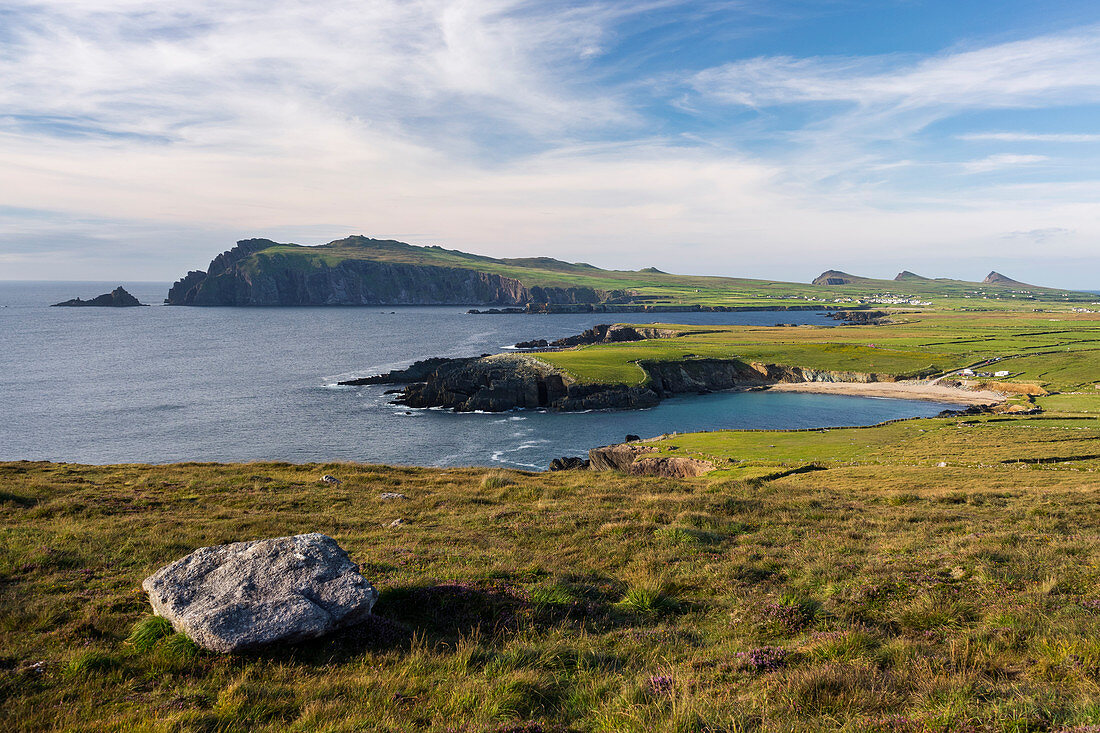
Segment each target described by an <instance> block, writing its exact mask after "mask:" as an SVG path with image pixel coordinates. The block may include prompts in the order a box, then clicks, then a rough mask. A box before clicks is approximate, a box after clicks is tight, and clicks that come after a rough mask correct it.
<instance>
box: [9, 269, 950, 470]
mask: <svg viewBox="0 0 1100 733" xmlns="http://www.w3.org/2000/svg"><path fill="white" fill-rule="evenodd" d="M118 284H119V283H117V282H104V283H43V282H38V283H21V282H0V406H2V412H0V414H2V420H0V459H2V460H15V459H36V460H40V459H45V460H54V461H78V462H83V463H116V462H136V461H141V462H153V463H159V462H170V461H249V460H268V459H270V460H282V461H295V462H305V461H331V460H351V461H364V462H377V463H396V464H419V465H432V466H452V465H481V466H491V465H504V466H511V467H523V468H540V469H541V468H545V467H546V465H547V464H548V463H549V461H550V460H551V459H552V458H555V457H557V456H562V455H581V454H583V453H585V452H586V451H587V450H588V449H589V448H591V447H594V446H598V445H606V444H609V443H613V442H618V441H620V440H622V439H623V436H624V435H626V434H627V433H636V434H638V435H642V436H649V435H658V434H660V433H665V432H672V431H688V430H703V429H714V428H801V427H821V426H841V425H861V424H868V423H875V422H879V421H881V420H888V419H891V418H898V417H909V416H918V415H933V414H935V413H937V412H939V411H940V410H942V409H945V408H946V407H949V406H948V405H942V404H935V403H928V402H911V401H906V400H890V399H873V398H863V397H847V396H838V395H807V394H770V393H726V394H712V395H705V396H690V397H682V398H676V399H672V400H668V401H666V402H663V403H662V404H661V405H660V406H658V407H656V408H654V409H651V410H642V411H624V412H589V413H583V414H552V413H540V412H519V411H517V412H511V413H504V414H455V413H451V412H446V411H442V410H408V409H406V408H404V407H398V406H395V405H391V404H389V397H388V396H385V395H383V394H382V393H383V391H384V390H385V389H386V388H385V387H381V386H375V387H355V388H350V387H335V386H333V385H334V383H335V382H336V381H338V380H341V379H346V378H349V377H353V376H362V375H366V374H374V373H378V372H382V371H387V370H390V369H393V368H395V367H400V366H404V365H407V364H409V363H411V362H413V361H415V360H417V359H422V358H425V357H429V356H469V355H475V354H481V353H485V352H498V351H500V350H501V349H502V348H504V347H507V346H510V345H512V344H514V343H515V342H517V341H522V340H527V339H532V338H549V339H553V338H559V337H561V336H567V335H571V334H575V333H579V332H580V331H582V330H584V329H586V328H589V327H591V326H593V325H595V324H597V323H607V322H609V321H621V322H638V323H650V322H654V321H656V320H657V317H656V316H653V315H648V314H642V313H627V314H615V315H607V314H602V315H601V314H593V315H539V316H516V315H510V316H504V315H501V316H473V315H467V314H466V313H465V311H466V308H465V307H403V308H397V307H361V308H263V309H261V308H185V307H166V306H161V305H154V306H153V307H150V308H119V309H114V308H50V307H48V306H49V304H50V303H55V302H58V301H61V300H67V299H69V298H72V297H82V298H90V297H93V296H96V295H99V294H101V293H105V292H108V291H110V290H111V289H113V288H114V287H115V286H116V285H118ZM123 285H124V286H125V287H126V289H127V290H129V291H130V292H131V293H133V294H134V295H135V296H137V298H138V299H139V300H141V301H142V302H143V303H154V304H158V303H160V302H161V301H162V300H163V298H164V296H165V294H166V293H167V291H168V286H169V284H168V283H123ZM661 319H662V320H663V321H665V322H675V323H692V324H750V325H767V326H771V325H774V324H775V323H777V322H784V323H810V324H818V325H831V324H833V323H834V322H833V321H832V320H829V319H826V318H825V317H824V316H822V315H820V314H817V313H798V312H785V313H784V312H781V313H773V312H757V313H673V314H666V315H664V316H662V317H661Z"/></svg>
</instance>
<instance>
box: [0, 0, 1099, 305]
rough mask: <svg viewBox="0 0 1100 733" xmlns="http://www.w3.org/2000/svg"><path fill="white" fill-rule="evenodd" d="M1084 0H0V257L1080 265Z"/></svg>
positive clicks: (769, 273)
mask: <svg viewBox="0 0 1100 733" xmlns="http://www.w3.org/2000/svg"><path fill="white" fill-rule="evenodd" d="M1098 164H1100V3H1096V2H1095V0H1082V1H1080V2H1078V1H1074V0H1070V1H1066V2H1059V1H1057V0H1045V1H1033V2H1024V1H1021V0H967V1H966V2H959V0H952V1H950V2H947V1H942V2H941V1H940V0H866V1H864V0H774V1H768V2H764V1H762V0H738V1H733V2H721V1H718V0H695V1H688V0H683V1H679V0H629V1H621V2H619V1H614V2H612V1H608V2H598V1H593V2H567V1H556V2H549V1H547V2H516V1H513V0H308V1H306V0H175V1H174V2H172V3H150V2H147V0H33V1H32V0H0V279H50V280H101V279H106V280H116V279H117V280H173V279H175V278H177V277H180V276H182V275H183V274H184V273H185V272H186V271H187V270H190V269H204V268H205V267H206V265H207V263H208V262H209V261H210V259H211V258H212V257H214V256H215V255H216V254H218V253H219V252H221V251H223V250H226V249H229V248H230V247H231V246H232V245H233V243H234V242H235V241H236V240H238V239H243V238H248V237H268V238H271V239H275V240H278V241H289V242H297V243H300V244H320V243H323V242H327V241H330V240H333V239H338V238H342V237H344V236H347V235H350V234H363V235H366V236H372V237H377V238H387V239H389V238H392V239H399V240H402V241H406V242H410V243H413V244H438V245H441V246H443V247H447V248H452V249H461V250H464V251H469V252H476V253H479V254H487V255H492V256H497V257H525V256H536V255H549V256H554V257H558V258H561V259H565V260H569V261H583V262H588V263H591V264H594V265H597V266H600V267H607V268H614V269H636V268H641V267H650V266H652V267H658V268H660V269H662V270H666V271H670V272H678V273H696V274H713V275H731V276H745V277H765V278H771V279H779V280H794V281H807V280H809V279H810V278H813V277H814V276H816V275H817V274H818V273H820V272H821V271H822V270H825V269H830V268H835V269H840V270H845V271H848V272H853V273H856V274H861V275H866V276H871V277H893V276H894V274H896V273H897V272H898V271H900V270H903V269H905V270H912V271H914V272H917V273H919V274H922V275H926V276H933V277H957V278H961V279H969V280H974V279H981V278H982V277H984V276H985V275H986V273H987V272H989V271H990V270H992V269H996V270H998V271H1000V272H1003V273H1005V274H1007V275H1009V276H1011V277H1014V278H1016V279H1019V280H1024V281H1029V282H1035V283H1037V284H1043V285H1052V286H1060V287H1067V288H1091V289H1100V165H1098Z"/></svg>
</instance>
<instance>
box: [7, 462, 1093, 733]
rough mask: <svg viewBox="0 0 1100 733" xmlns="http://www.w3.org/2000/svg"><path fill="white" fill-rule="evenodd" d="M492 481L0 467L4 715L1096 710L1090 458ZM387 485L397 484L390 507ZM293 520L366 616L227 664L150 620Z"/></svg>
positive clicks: (653, 720) (792, 715)
mask: <svg viewBox="0 0 1100 733" xmlns="http://www.w3.org/2000/svg"><path fill="white" fill-rule="evenodd" d="M324 473H331V474H333V475H336V476H338V477H339V478H341V479H342V480H343V483H342V484H341V485H339V486H335V487H332V486H327V485H322V484H318V482H317V477H318V476H319V475H321V474H324ZM486 475H487V473H486V472H485V471H480V470H436V469H413V468H384V467H372V466H360V465H346V464H326V465H317V466H293V465H285V464H267V463H264V464H261V463H257V464H247V465H235V466H218V465H199V464H190V465H174V466H139V465H132V466H107V467H94V466H70V465H60V464H41V463H37V464H36V463H8V464H0V481H2V484H0V485H2V490H3V492H4V494H3V496H4V499H3V500H2V503H0V518H2V525H0V526H2V530H0V532H2V533H0V576H2V580H3V584H2V586H0V696H2V699H3V705H2V712H0V719H2V720H0V722H2V724H3V728H4V730H13V731H16V730H82V731H93V730H94V731H102V730H150V731H161V730H163V731H252V730H272V731H274V730H302V731H307V730H309V731H312V730H330V731H344V730H347V731H351V730H382V731H386V730H392V731H398V730H423V729H427V730H464V731H482V730H530V731H535V730H616V731H620V730H627V731H630V730H636V731H650V730H665V731H681V730H700V731H702V730H715V731H717V730H728V731H735V730H760V731H765V730H766V731H804V730H853V731H855V730H859V731H868V730H870V731H876V730H877V731H923V730H928V731H954V730H958V731H964V730H998V731H1001V730H1003V731H1025V730H1026V731H1044V730H1060V729H1062V728H1064V727H1066V726H1071V725H1077V724H1086V723H1092V724H1095V723H1100V641H1097V639H1100V633H1098V632H1100V562H1098V561H1100V537H1098V536H1097V535H1096V534H1095V533H1094V532H1092V531H1091V529H1090V528H1092V527H1095V526H1096V525H1097V522H1098V521H1100V509H1098V505H1097V497H1098V496H1100V485H1098V484H1097V482H1096V481H1095V480H1094V479H1092V477H1091V476H1090V475H1089V474H1082V473H1080V472H1073V471H1071V470H1069V469H1068V468H1067V469H1059V468H1058V467H1057V466H1053V467H1051V468H1050V469H1048V470H1043V471H1015V472H1010V471H988V470H984V469H981V468H977V467H974V468H960V469H953V470H950V471H944V470H935V469H932V468H920V469H914V468H903V467H889V466H837V467H833V468H830V469H828V470H823V471H816V472H812V473H806V474H797V475H791V476H787V477H784V478H781V479H777V480H773V481H747V482H746V481H738V480H734V479H729V478H723V477H717V478H715V477H712V478H709V479H708V478H700V479H690V480H659V479H645V478H631V477H624V476H616V475H609V474H592V473H587V472H564V473H559V474H526V473H520V472H504V473H495V474H493V475H494V476H495V477H497V478H505V479H506V480H507V482H508V483H506V484H505V485H501V486H494V487H493V488H491V489H486V488H483V482H484V480H485V478H486ZM494 484H495V482H494ZM383 491H400V492H401V493H404V494H405V495H407V496H408V497H409V500H408V501H407V502H403V503H402V506H401V509H400V511H401V516H402V517H403V518H405V519H406V520H407V523H406V524H405V525H404V526H401V527H395V528H391V527H389V526H388V525H389V523H390V522H391V521H392V520H393V519H394V518H395V515H394V514H393V512H394V511H395V509H394V507H393V505H392V503H389V502H381V501H378V499H377V496H378V495H379V494H380V493H382V492H383ZM308 531H321V532H325V533H328V534H330V535H332V536H334V537H336V538H337V539H338V540H339V541H340V543H341V544H342V545H343V546H344V547H345V548H346V549H348V550H349V552H350V553H351V556H352V557H353V558H354V559H355V560H356V561H358V562H359V563H361V565H362V567H363V571H364V573H365V574H366V575H367V577H368V578H370V579H371V580H372V581H373V582H374V583H375V584H376V586H377V587H378V588H379V589H380V590H381V593H382V596H381V599H380V601H379V603H378V605H377V607H376V611H377V615H378V618H377V619H376V620H375V621H374V622H372V623H369V624H367V625H365V626H364V627H362V628H359V629H356V630H353V631H349V632H346V633H344V634H342V635H340V636H336V637H332V638H329V639H325V640H322V641H318V642H314V643H311V644H306V645H302V646H299V647H295V648H289V649H278V650H272V651H269V652H266V653H259V654H252V655H239V656H229V657H224V656H216V655H212V654H208V653H205V652H199V651H196V650H195V649H194V648H193V646H191V645H189V642H188V640H187V639H186V638H185V637H181V636H179V635H177V634H166V633H165V632H166V630H165V629H163V628H156V624H155V623H153V622H150V621H148V619H149V611H148V605H147V602H146V600H145V598H144V596H143V594H142V592H141V590H140V582H141V579H142V578H143V577H144V576H145V575H147V574H148V573H150V572H152V571H153V570H155V569H156V568H157V567H159V566H160V565H162V564H164V563H166V562H169V561H171V560H173V559H175V558H178V557H180V556H182V555H183V554H186V553H187V552H189V551H191V550H192V549H194V548H196V547H199V546H203V545H210V544H216V543H221V542H228V541H234V540H241V539H250V538H259V537H271V536H278V535H285V534H290V533H297V532H308ZM521 725H527V726H528V727H526V728H522V727H516V726H521Z"/></svg>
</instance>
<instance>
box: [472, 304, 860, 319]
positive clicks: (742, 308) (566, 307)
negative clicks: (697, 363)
mask: <svg viewBox="0 0 1100 733" xmlns="http://www.w3.org/2000/svg"><path fill="white" fill-rule="evenodd" d="M841 310H850V307H849V308H845V307H843V306H838V305H826V304H824V303H822V304H817V305H664V304H637V303H635V304H620V303H528V304H527V305H525V306H523V307H515V306H513V307H508V308H486V309H485V310H479V309H477V308H471V309H470V310H468V311H466V312H467V313H469V314H471V315H477V316H498V315H529V314H532V313H534V314H545V313H746V312H753V311H760V312H771V311H775V312H780V311H841Z"/></svg>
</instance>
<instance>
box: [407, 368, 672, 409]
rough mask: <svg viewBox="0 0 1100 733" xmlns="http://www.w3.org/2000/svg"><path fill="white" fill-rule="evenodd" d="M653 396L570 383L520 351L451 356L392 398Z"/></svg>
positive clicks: (522, 401)
mask: <svg viewBox="0 0 1100 733" xmlns="http://www.w3.org/2000/svg"><path fill="white" fill-rule="evenodd" d="M658 401H659V398H658V397H657V396H656V395H655V394H654V393H653V391H652V390H649V389H647V388H645V387H629V386H626V385H618V384H579V383H576V382H575V381H573V380H572V379H570V378H569V377H568V376H567V375H566V374H564V373H563V372H561V371H560V370H558V369H556V368H555V367H553V366H551V365H549V364H546V363H545V362H541V361H538V360H536V359H532V358H530V357H528V356H524V355H521V354H498V355H496V356H488V357H481V358H477V359H455V360H453V361H450V362H448V363H445V364H442V365H441V366H439V367H438V368H437V369H436V370H435V371H434V372H432V373H431V374H430V375H429V376H428V378H427V379H426V380H424V381H422V382H417V383H413V384H410V385H409V386H408V387H406V388H405V390H404V393H403V394H402V395H401V396H400V397H398V398H397V399H396V400H395V402H397V403H398V404H402V405H407V406H408V407H447V408H450V409H453V410H457V411H459V412H475V411H482V412H503V411H505V410H512V409H516V408H527V409H532V408H546V409H550V410H556V411H577V410H604V409H619V408H623V409H640V408H644V407H653V406H654V405H656V404H657V403H658Z"/></svg>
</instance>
